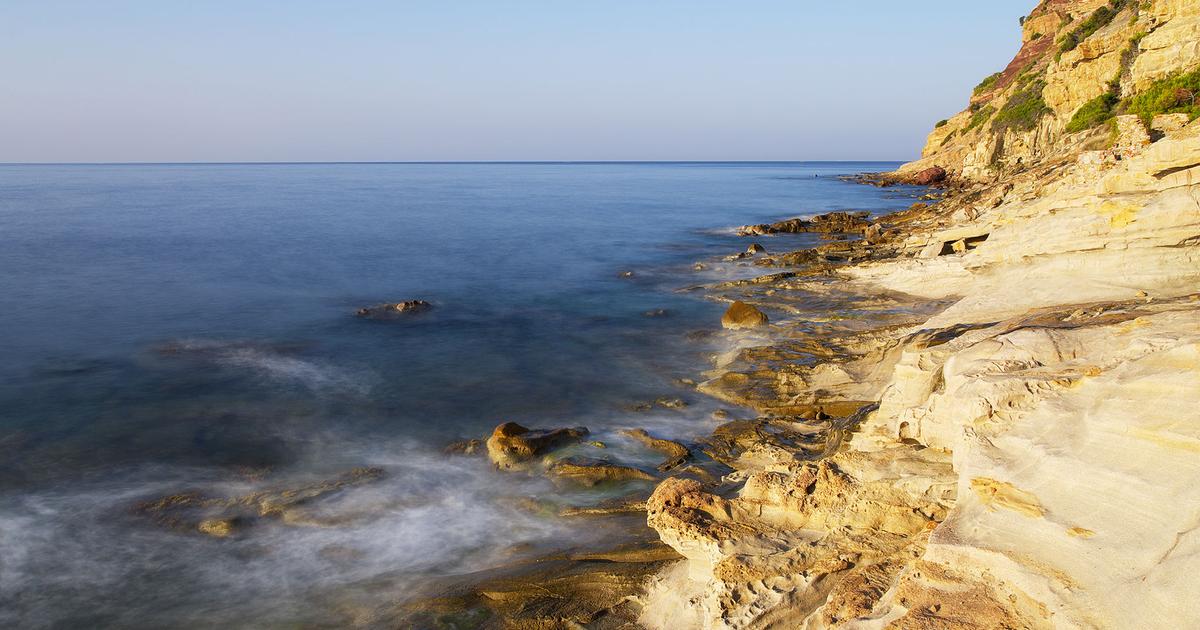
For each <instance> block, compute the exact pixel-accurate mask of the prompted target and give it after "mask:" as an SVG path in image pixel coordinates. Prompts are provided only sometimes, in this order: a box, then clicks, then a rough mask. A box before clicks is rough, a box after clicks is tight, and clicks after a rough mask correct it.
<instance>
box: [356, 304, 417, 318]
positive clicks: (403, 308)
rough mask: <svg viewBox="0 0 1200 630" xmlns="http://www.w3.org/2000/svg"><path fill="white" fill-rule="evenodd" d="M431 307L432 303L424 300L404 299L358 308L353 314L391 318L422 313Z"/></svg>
mask: <svg viewBox="0 0 1200 630" xmlns="http://www.w3.org/2000/svg"><path fill="white" fill-rule="evenodd" d="M431 308H433V305H432V304H430V303H429V302H426V301H425V300H406V301H404V302H392V303H389V304H377V305H375V306H367V307H365V308H360V309H358V311H356V312H355V315H358V316H359V317H366V318H368V319H392V318H395V317H401V316H404V315H414V314H416V313H423V312H425V311H427V310H429V309H431Z"/></svg>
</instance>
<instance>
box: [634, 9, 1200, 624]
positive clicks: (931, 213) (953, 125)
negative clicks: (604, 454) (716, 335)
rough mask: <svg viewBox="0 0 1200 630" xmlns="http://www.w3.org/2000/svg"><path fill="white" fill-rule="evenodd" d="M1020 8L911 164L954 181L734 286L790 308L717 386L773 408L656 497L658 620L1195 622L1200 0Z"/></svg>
mask: <svg viewBox="0 0 1200 630" xmlns="http://www.w3.org/2000/svg"><path fill="white" fill-rule="evenodd" d="M1023 31H1024V42H1025V43H1024V46H1023V48H1022V50H1021V52H1020V53H1019V54H1018V55H1017V57H1016V59H1014V61H1013V62H1012V63H1011V64H1009V66H1008V67H1007V68H1006V69H1005V70H1004V71H1003V72H1002V73H1000V74H998V75H996V76H995V77H993V78H990V79H989V80H988V81H986V82H985V83H984V84H983V86H982V87H981V88H980V89H978V90H976V93H975V95H974V96H973V97H972V100H971V108H969V109H968V110H966V111H964V112H962V113H960V114H958V115H956V116H954V117H953V118H951V119H950V120H949V121H948V122H946V123H945V124H943V125H940V126H938V127H936V128H935V129H934V131H933V133H932V134H931V135H930V139H929V143H928V146H927V147H926V149H925V154H924V156H923V157H922V159H921V160H919V161H917V162H914V163H911V164H908V165H905V166H904V167H903V168H902V169H900V174H901V175H904V174H911V173H914V172H917V171H920V170H924V169H926V168H929V167H931V166H934V165H937V166H941V167H943V168H944V169H946V170H947V171H948V172H949V173H950V174H951V184H950V186H949V188H948V189H947V192H946V194H945V196H944V198H942V199H941V200H940V201H938V202H937V203H936V204H934V205H932V206H924V205H923V204H917V205H915V206H914V207H913V208H912V209H911V210H909V211H907V212H904V213H898V214H896V215H892V216H888V217H883V218H881V219H880V220H878V221H876V222H875V223H874V224H872V225H871V226H869V227H868V228H867V229H866V231H865V236H866V238H865V239H863V240H862V241H856V242H853V243H849V244H845V243H842V244H833V245H827V246H824V247H823V248H818V252H808V253H800V252H798V253H793V254H787V255H783V256H779V257H778V259H779V260H795V261H802V260H810V261H811V260H813V259H817V260H828V259H829V258H830V255H831V254H836V256H837V258H838V259H850V261H851V264H849V265H843V266H840V267H836V268H834V269H830V268H828V267H820V268H816V269H809V270H807V271H804V270H802V271H798V272H795V273H789V274H777V275H775V276H765V277H763V278H760V279H757V280H754V281H750V282H746V283H743V284H740V285H737V286H736V287H734V286H730V287H727V288H726V290H728V291H731V293H729V294H727V295H725V296H723V297H725V298H726V299H739V300H743V301H745V302H747V303H751V304H755V305H757V306H759V307H761V308H764V309H771V308H772V307H773V306H774V307H775V308H776V309H784V308H785V307H786V308H790V309H791V312H793V313H795V319H794V320H790V321H788V320H781V321H778V322H777V323H775V324H774V326H775V331H774V332H775V335H774V337H772V338H770V339H766V340H764V339H763V338H762V337H761V336H760V337H756V338H739V339H737V340H735V343H736V344H738V345H737V347H736V348H735V349H734V350H731V351H730V352H729V353H726V354H725V355H723V356H722V357H721V358H719V360H718V364H717V366H716V367H717V368H718V369H717V371H716V373H715V374H714V377H713V378H712V379H711V380H710V381H708V382H706V383H703V384H702V385H701V388H702V390H704V391H706V392H709V393H712V394H714V395H717V396H719V397H722V398H725V399H727V400H731V401H735V402H740V403H743V404H747V405H750V406H752V407H754V408H755V409H756V410H757V411H758V412H759V413H760V414H762V417H760V418H759V419H758V420H757V421H756V424H754V425H753V427H754V429H753V431H752V432H749V433H752V435H749V436H746V435H745V434H743V433H738V430H739V429H738V427H728V426H727V427H722V429H719V430H718V434H720V435H725V434H728V433H732V434H735V437H733V438H725V437H722V440H718V441H717V442H715V444H717V446H722V445H724V444H726V443H736V444H740V445H741V450H740V451H738V452H736V453H735V455H736V457H732V456H727V457H726V461H729V462H730V463H731V465H732V466H733V467H734V468H735V472H734V473H732V474H730V475H727V476H726V477H725V478H724V479H722V480H721V481H720V482H719V483H709V484H704V483H701V482H698V481H685V480H667V481H666V482H664V483H663V484H662V485H660V486H659V488H658V489H657V491H656V492H655V494H654V496H652V497H651V499H650V501H649V502H648V514H649V517H648V521H649V523H650V525H651V526H652V527H654V528H655V529H656V530H657V531H658V532H659V534H660V536H661V538H662V540H663V541H664V542H666V543H667V544H669V545H671V546H672V547H674V548H675V549H676V550H677V551H678V552H679V553H680V554H682V555H683V556H685V557H686V558H688V560H687V561H686V563H685V564H682V565H680V566H678V567H676V568H675V569H674V570H673V571H671V572H668V573H665V574H663V575H662V576H661V577H660V580H659V581H658V582H657V583H656V584H654V585H653V586H652V587H651V588H650V592H649V594H648V596H647V597H646V613H645V615H644V616H643V620H642V621H643V623H645V624H646V625H649V626H651V627H662V628H667V627H730V628H772V627H789V628H791V627H794V628H809V629H815V628H829V627H839V628H841V627H845V628H883V627H888V628H981V629H982V628H1113V629H1122V628H1162V629H1164V630H1166V629H1176V628H1194V627H1200V601H1198V600H1197V599H1196V598H1195V596H1194V591H1195V587H1196V585H1197V583H1198V582H1197V580H1198V578H1197V576H1200V120H1196V119H1195V118H1196V115H1197V114H1200V110H1198V109H1197V108H1196V107H1195V104H1194V103H1193V102H1192V99H1196V100H1197V101H1200V98H1196V95H1195V94H1194V92H1195V91H1196V90H1194V89H1193V88H1192V86H1193V85H1194V83H1192V82H1191V81H1192V79H1190V78H1189V76H1190V73H1193V72H1194V71H1195V70H1196V69H1197V67H1200V1H1198V0H1154V1H1148V2H1100V1H1097V0H1047V1H1046V2H1043V3H1042V4H1041V5H1040V6H1038V7H1037V8H1036V9H1035V10H1034V11H1033V12H1032V13H1031V14H1030V16H1029V17H1028V18H1027V19H1025V20H1024V22H1023ZM1196 78H1197V79H1200V75H1197V77H1196ZM1197 87H1200V86H1197ZM1081 111H1082V112H1083V113H1082V114H1081V113H1080V112H1081ZM823 257H824V258H823ZM830 274H835V275H834V276H833V277H834V278H836V280H831V279H830ZM809 303H820V304H823V305H825V308H827V309H829V308H836V309H837V312H838V315H839V317H840V318H843V320H844V321H846V322H853V323H852V324H851V323H842V324H838V325H837V327H836V328H831V327H830V326H828V325H823V324H815V323H813V322H814V321H815V320H816V317H815V316H814V315H813V314H811V313H806V312H803V311H798V310H797V309H799V308H801V307H800V306H797V305H803V304H809ZM830 305H834V306H832V307H831V306H830ZM905 308H907V309H909V310H908V312H909V313H910V314H912V317H913V319H912V320H911V321H904V320H903V318H902V317H901V316H899V315H897V313H898V312H900V311H902V310H904V309H905ZM772 321H773V322H776V319H775V316H774V315H772ZM822 326H825V332H820V329H821V328H822ZM830 330H832V331H833V332H829V331H830ZM798 356H799V357H803V360H801V361H789V360H788V359H789V358H791V357H798ZM846 406H851V407H854V406H857V407H858V409H859V412H858V413H854V414H844V413H839V412H838V411H830V414H829V415H832V417H831V418H830V417H828V416H827V415H826V414H824V413H817V414H815V415H814V414H811V413H805V410H806V409H812V408H819V409H820V410H823V411H829V410H835V409H838V408H844V407H846ZM797 436H800V437H797ZM838 436H842V437H840V438H839V437H838ZM717 450H720V449H717Z"/></svg>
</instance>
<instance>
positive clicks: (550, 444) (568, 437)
mask: <svg viewBox="0 0 1200 630" xmlns="http://www.w3.org/2000/svg"><path fill="white" fill-rule="evenodd" d="M587 434H588V430H587V429H586V428H584V427H574V428H569V429H551V430H547V431H535V430H532V429H527V428H525V427H523V426H521V425H519V424H517V423H515V422H505V423H504V424H501V425H500V426H498V427H496V429H495V430H494V431H492V436H491V437H489V438H488V440H487V450H488V458H490V459H491V460H492V463H494V464H496V466H497V467H499V468H513V467H516V466H519V465H521V464H523V463H525V462H528V461H529V460H531V459H533V458H534V457H537V456H539V455H544V454H546V453H549V452H550V451H553V450H555V449H559V448H562V447H564V446H567V445H569V444H573V443H575V442H578V441H580V440H582V439H583V437H584V436H585V435H587Z"/></svg>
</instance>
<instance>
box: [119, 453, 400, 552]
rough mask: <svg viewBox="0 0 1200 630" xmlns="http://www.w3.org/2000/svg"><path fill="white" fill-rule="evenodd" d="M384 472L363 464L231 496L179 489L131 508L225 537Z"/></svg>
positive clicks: (179, 526) (181, 528) (285, 515)
mask: <svg viewBox="0 0 1200 630" xmlns="http://www.w3.org/2000/svg"><path fill="white" fill-rule="evenodd" d="M383 476H384V473H383V469H381V468H365V467H364V468H355V469H353V470H350V471H347V472H345V473H342V474H341V475H338V476H337V477H333V478H331V479H325V480H322V481H317V482H314V483H309V484H304V485H298V486H285V487H281V488H276V489H272V490H264V491H260V492H251V493H249V494H244V495H240V496H234V497H211V496H205V495H203V494H201V493H199V492H182V493H177V494H172V495H167V496H164V497H160V498H158V499H152V500H148V501H142V502H140V503H138V504H137V505H135V506H134V507H133V512H134V513H135V514H140V515H142V516H145V517H147V518H149V519H150V520H152V521H153V522H155V523H157V524H159V525H161V526H163V527H168V528H171V529H175V530H179V531H182V532H187V531H193V532H195V531H198V532H201V533H203V534H206V535H209V536H215V537H218V538H224V537H227V536H229V535H231V534H234V533H236V532H239V531H241V530H244V529H246V528H248V527H250V526H252V525H253V524H254V523H255V522H256V521H257V520H258V519H263V518H268V519H273V520H276V521H279V522H285V523H287V522H289V521H288V515H289V514H290V513H292V512H293V511H294V510H295V509H296V508H300V507H303V506H310V505H312V504H314V503H316V502H318V501H320V500H323V499H326V498H329V497H332V496H334V495H335V494H337V493H339V492H341V491H343V490H346V489H348V488H351V487H354V486H359V485H364V484H368V483H373V482H375V481H378V480H379V479H382V478H383Z"/></svg>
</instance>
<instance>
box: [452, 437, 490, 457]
mask: <svg viewBox="0 0 1200 630" xmlns="http://www.w3.org/2000/svg"><path fill="white" fill-rule="evenodd" d="M483 450H484V444H483V440H458V441H456V442H451V443H449V444H447V445H446V448H444V449H442V453H444V454H446V455H478V454H480V453H482V452H483Z"/></svg>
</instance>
